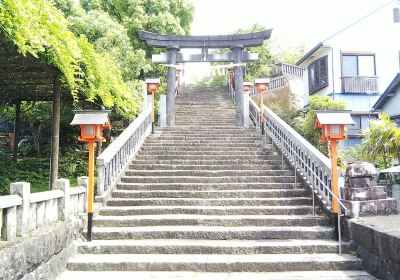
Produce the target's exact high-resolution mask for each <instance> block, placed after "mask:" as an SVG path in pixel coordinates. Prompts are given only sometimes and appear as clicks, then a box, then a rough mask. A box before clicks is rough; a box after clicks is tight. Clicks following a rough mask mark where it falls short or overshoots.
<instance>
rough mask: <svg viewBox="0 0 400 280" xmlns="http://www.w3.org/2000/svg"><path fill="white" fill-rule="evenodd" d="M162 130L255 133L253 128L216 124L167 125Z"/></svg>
mask: <svg viewBox="0 0 400 280" xmlns="http://www.w3.org/2000/svg"><path fill="white" fill-rule="evenodd" d="M161 131H162V132H175V133H177V132H178V133H197V132H199V133H216V134H218V133H227V132H229V133H247V132H249V133H255V129H254V128H244V127H239V126H237V127H234V128H232V127H225V126H221V125H216V126H215V127H207V128H204V127H201V126H186V127H176V126H168V127H163V128H162V129H161Z"/></svg>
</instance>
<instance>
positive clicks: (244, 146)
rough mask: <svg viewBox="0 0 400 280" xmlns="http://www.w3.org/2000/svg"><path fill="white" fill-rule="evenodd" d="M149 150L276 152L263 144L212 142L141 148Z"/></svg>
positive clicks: (153, 144) (157, 145) (155, 142)
mask: <svg viewBox="0 0 400 280" xmlns="http://www.w3.org/2000/svg"><path fill="white" fill-rule="evenodd" d="M148 148H165V149H179V148H187V149H198V150H202V149H204V150H211V149H224V148H227V150H235V151H240V150H248V149H256V150H260V149H262V150H268V151H276V150H275V149H274V148H273V147H272V145H267V146H266V145H264V146H263V147H261V142H260V144H254V143H253V144H251V143H230V144H229V146H227V145H225V144H224V143H223V142H215V143H214V142H210V143H201V142H197V143H196V142H193V143H187V144H185V145H179V144H176V143H175V144H174V143H168V142H163V143H160V142H157V141H154V142H145V143H144V145H143V146H142V147H141V149H143V150H144V149H148Z"/></svg>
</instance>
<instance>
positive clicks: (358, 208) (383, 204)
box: [342, 198, 398, 217]
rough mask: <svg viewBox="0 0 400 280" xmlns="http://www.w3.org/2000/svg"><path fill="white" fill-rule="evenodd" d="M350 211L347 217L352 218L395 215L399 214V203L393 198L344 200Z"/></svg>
mask: <svg viewBox="0 0 400 280" xmlns="http://www.w3.org/2000/svg"><path fill="white" fill-rule="evenodd" d="M342 202H343V204H344V205H345V206H346V208H347V209H348V210H349V211H348V213H347V215H348V216H350V217H361V216H374V215H393V214H397V213H398V212H397V201H396V200H395V199H393V198H386V199H377V200H367V201H349V200H342Z"/></svg>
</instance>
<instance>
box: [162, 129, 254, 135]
mask: <svg viewBox="0 0 400 280" xmlns="http://www.w3.org/2000/svg"><path fill="white" fill-rule="evenodd" d="M158 132H159V131H156V133H158ZM160 133H161V135H171V136H182V135H188V136H195V135H199V136H204V137H206V136H225V137H226V136H235V135H239V136H248V137H260V135H259V134H258V133H257V132H256V131H255V130H253V129H247V130H243V129H230V130H228V129H226V130H216V129H205V130H196V129H194V128H190V129H185V128H183V129H180V130H178V129H175V130H165V129H164V128H162V130H161V132H160Z"/></svg>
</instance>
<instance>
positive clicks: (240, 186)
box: [117, 183, 301, 191]
mask: <svg viewBox="0 0 400 280" xmlns="http://www.w3.org/2000/svg"><path fill="white" fill-rule="evenodd" d="M295 187H296V188H301V185H300V184H297V186H295V185H294V184H293V183H220V184H214V183H158V184H154V183H119V184H118V185H117V190H185V191H210V190H231V191H238V190H249V189H250V190H251V189H253V190H258V189H293V188H295Z"/></svg>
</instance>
